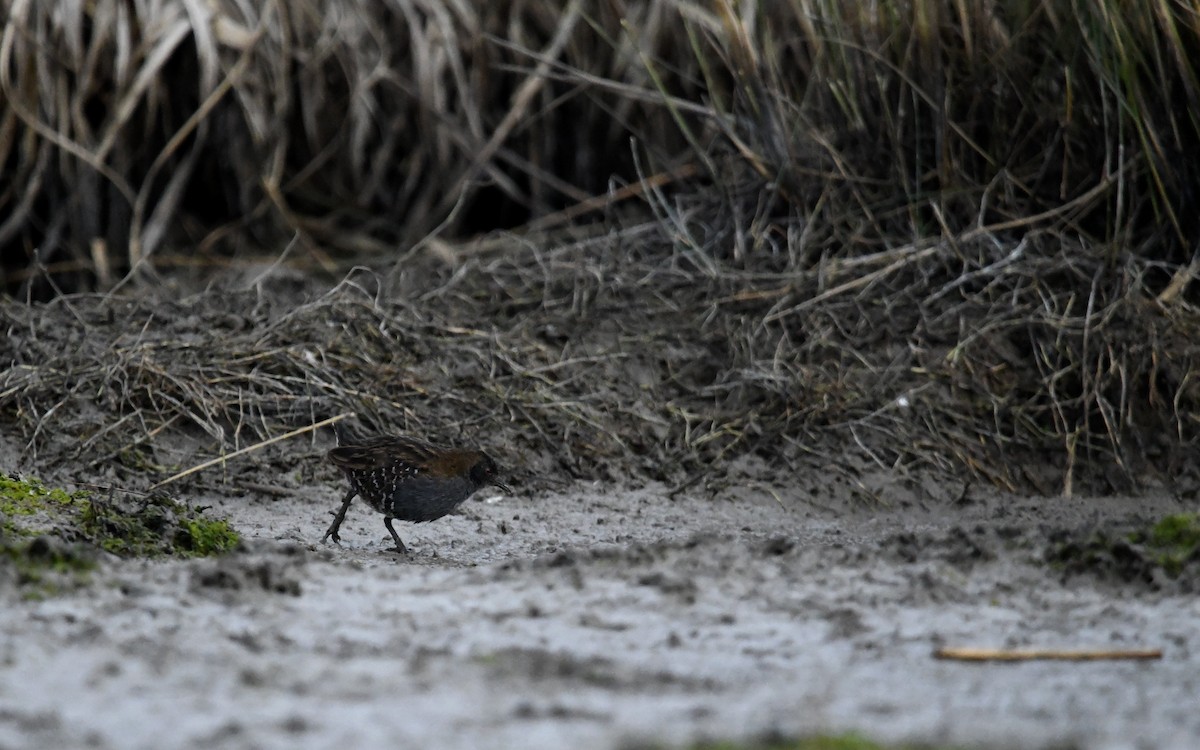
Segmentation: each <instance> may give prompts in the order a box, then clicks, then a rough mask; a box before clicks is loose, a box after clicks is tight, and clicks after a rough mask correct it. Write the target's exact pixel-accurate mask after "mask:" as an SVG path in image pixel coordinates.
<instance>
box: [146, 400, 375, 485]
mask: <svg viewBox="0 0 1200 750" xmlns="http://www.w3.org/2000/svg"><path fill="white" fill-rule="evenodd" d="M353 416H354V412H344V413H342V414H339V415H337V416H336V417H330V418H329V419H324V420H321V421H320V422H317V423H315V424H310V425H307V426H305V427H301V428H299V429H296V430H292V431H291V432H288V433H285V434H283V435H279V436H277V437H273V438H271V439H270V440H264V441H262V442H261V443H255V444H254V445H248V446H246V447H245V448H242V449H241V450H237V451H234V452H233V453H230V454H228V455H225V456H218V457H216V458H214V459H212V460H211V461H205V462H204V463H202V464H198V465H196V466H193V467H192V468H190V469H185V470H184V471H181V472H179V473H178V474H174V475H172V476H169V477H167V478H166V479H164V480H162V481H161V482H159V483H157V484H153V485H151V486H150V489H151V490H156V489H158V488H159V487H162V486H163V485H167V484H170V483H171V482H174V481H176V480H179V479H183V478H184V477H186V476H188V475H189V474H195V473H196V472H198V471H203V470H204V469H207V468H208V467H210V466H215V465H216V464H221V463H225V462H226V461H228V460H229V459H231V458H237V457H238V456H240V455H242V454H244V453H250V452H252V451H256V450H259V449H260V448H265V447H267V446H268V445H271V444H272V443H278V442H279V441H280V440H287V439H288V438H294V437H296V436H297V435H303V434H304V433H306V432H312V431H313V430H316V429H320V428H321V427H327V426H329V425H331V424H333V423H334V422H338V421H341V420H343V419H345V418H346V417H353Z"/></svg>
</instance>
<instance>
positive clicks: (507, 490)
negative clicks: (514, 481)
mask: <svg viewBox="0 0 1200 750" xmlns="http://www.w3.org/2000/svg"><path fill="white" fill-rule="evenodd" d="M492 486H493V487H498V488H500V489H501V490H504V492H505V494H508V495H511V494H512V488H510V487H509V486H508V485H507V484H505V483H504V482H501V481H500V480H498V479H495V480H492Z"/></svg>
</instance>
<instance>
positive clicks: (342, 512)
mask: <svg viewBox="0 0 1200 750" xmlns="http://www.w3.org/2000/svg"><path fill="white" fill-rule="evenodd" d="M357 494H358V493H357V492H355V491H354V489H353V488H351V490H350V491H349V492H347V493H346V497H345V499H344V500H342V507H340V508H338V512H337V515H336V516H334V517H333V523H331V524H329V528H328V529H326V530H325V536H323V537H321V544H324V543H325V540H326V539H329V538H330V537H332V538H333V541H334V542H335V543H339V544H340V543H341V541H342V538H341V537H340V536H338V529H340V528H341V527H342V521H345V520H346V511H347V510H349V509H350V501H351V500H353V499H354V496H355V495H357Z"/></svg>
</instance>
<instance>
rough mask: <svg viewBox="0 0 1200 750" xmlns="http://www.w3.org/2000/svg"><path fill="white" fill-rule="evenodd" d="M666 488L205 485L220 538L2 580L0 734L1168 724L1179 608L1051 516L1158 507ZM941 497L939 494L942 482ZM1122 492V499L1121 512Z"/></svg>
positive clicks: (893, 490) (563, 734)
mask: <svg viewBox="0 0 1200 750" xmlns="http://www.w3.org/2000/svg"><path fill="white" fill-rule="evenodd" d="M874 481H875V485H876V486H875V488H874V489H875V491H876V494H877V496H878V497H880V498H882V499H883V500H884V502H885V505H883V506H880V505H873V506H867V505H865V504H863V503H862V502H861V501H859V500H857V499H855V495H854V493H852V492H850V491H849V489H848V488H842V489H839V488H838V487H837V486H834V487H827V488H825V489H824V490H823V491H822V492H819V493H816V494H813V493H810V492H807V491H805V492H800V491H797V490H786V489H784V488H778V487H777V488H766V487H764V488H762V489H761V491H759V490H755V489H751V490H744V491H740V492H737V493H727V494H726V495H725V496H719V497H709V496H705V495H703V494H702V493H700V492H697V493H693V494H687V493H684V494H680V495H678V496H676V497H673V498H672V497H669V496H668V493H667V492H666V491H665V490H664V489H663V488H659V487H647V488H638V489H629V488H619V487H613V486H577V487H572V488H570V489H569V490H568V491H564V492H562V493H560V494H555V495H539V496H536V497H533V496H523V495H520V494H518V495H517V496H515V497H504V498H499V497H484V498H482V499H481V501H478V502H476V501H472V502H469V503H468V504H467V505H466V506H465V507H464V509H463V512H461V513H459V514H457V515H454V516H451V517H449V518H447V519H444V520H442V521H439V522H437V523H433V524H426V525H421V526H412V525H407V524H404V525H403V526H404V528H403V530H402V532H401V533H402V535H403V537H404V539H405V541H406V542H407V543H409V545H410V547H412V548H413V551H414V553H413V555H412V556H411V557H410V558H408V559H403V558H399V557H397V556H396V555H394V554H390V553H387V552H384V551H383V550H384V549H385V547H386V546H387V544H386V543H385V542H386V541H387V534H386V531H385V530H384V528H383V524H382V523H381V522H380V518H379V517H378V516H375V515H373V514H371V513H370V512H369V511H368V510H367V509H366V508H365V507H364V506H362V505H357V504H356V505H355V506H354V508H353V509H352V510H351V513H350V515H349V516H348V518H347V521H346V524H345V526H344V527H343V530H342V538H343V540H344V546H343V547H341V548H338V547H328V546H322V545H320V544H317V543H316V540H318V539H319V538H320V535H321V533H322V531H323V529H324V527H325V526H326V525H327V523H328V519H329V515H328V514H329V512H330V511H331V510H332V509H333V508H334V506H335V505H336V501H337V492H338V488H337V487H336V486H335V485H332V484H331V485H329V486H314V487H310V488H306V489H300V490H297V492H296V493H295V494H294V495H292V496H289V497H286V498H268V497H265V496H256V495H252V494H251V495H238V494H236V492H235V494H226V495H221V496H216V495H214V496H206V497H202V498H198V501H200V502H204V503H205V504H211V505H213V506H215V511H214V512H219V513H224V514H226V515H227V516H228V517H229V518H230V520H231V521H232V523H233V524H234V525H235V526H236V527H237V528H238V529H240V530H241V531H242V532H243V534H245V535H246V537H248V541H247V542H246V544H245V545H244V549H242V550H241V551H239V552H237V553H234V554H232V555H229V556H226V557H223V558H219V559H215V560H199V561H185V562H157V563H153V562H125V563H119V562H118V563H114V564H108V565H106V566H104V568H103V570H102V572H100V573H99V574H97V576H96V578H97V580H96V583H95V585H93V586H91V587H89V588H86V589H83V590H81V591H78V592H76V593H73V594H69V595H66V596H61V597H57V598H53V599H49V600H45V601H32V602H31V601H23V600H21V599H20V598H19V593H18V592H16V591H6V592H3V596H4V607H3V609H2V611H0V631H2V632H3V634H4V637H3V644H2V646H0V649H2V650H0V662H2V663H3V665H4V668H3V677H2V679H0V747H3V748H14V749H15V748H34V747H54V746H57V747H69V746H89V747H98V748H109V747H111V748H117V747H120V748H161V747H197V748H199V747H205V748H207V747H212V746H214V745H218V746H222V747H246V748H249V747H289V748H295V747H329V746H334V745H335V744H342V743H349V744H350V745H351V746H359V747H371V746H383V745H385V744H388V745H393V746H409V747H412V746H416V747H452V748H478V747H513V748H516V747H522V748H556V749H557V748H562V747H586V748H615V747H628V746H631V745H642V744H665V745H678V744H683V743H688V742H691V741H695V740H698V739H702V738H721V739H724V738H732V739H739V738H748V737H753V736H756V735H759V734H761V733H764V732H778V733H783V734H785V735H804V734H810V733H818V732H840V731H845V730H855V731H858V732H861V733H863V734H864V735H866V736H868V737H870V738H873V739H876V740H880V741H884V742H920V743H934V744H944V743H952V744H960V745H965V746H971V747H1023V748H1028V747H1081V748H1128V747H1155V748H1172V747H1178V748H1184V747H1192V746H1194V738H1195V737H1197V736H1200V714H1197V712H1196V711H1195V696H1196V695H1197V693H1198V691H1200V678H1198V677H1197V676H1196V675H1197V674H1200V668H1198V667H1200V659H1198V658H1197V655H1196V654H1197V649H1198V647H1200V602H1198V601H1197V600H1196V599H1195V597H1193V596H1190V595H1186V594H1183V593H1178V592H1176V591H1174V590H1172V589H1171V588H1170V587H1167V588H1163V587H1162V586H1159V585H1157V584H1155V583H1154V582H1153V581H1149V582H1134V583H1126V582H1121V581H1119V580H1116V579H1115V578H1107V579H1106V578H1097V577H1095V576H1086V575H1075V574H1069V573H1065V572H1063V570H1062V569H1061V568H1059V567H1056V566H1052V565H1048V564H1047V563H1046V562H1045V560H1044V558H1045V555H1046V552H1047V550H1048V549H1050V548H1051V546H1052V545H1053V544H1055V543H1056V540H1057V539H1060V538H1061V537H1062V536H1063V534H1074V533H1080V532H1081V530H1084V531H1085V530H1086V529H1087V528H1091V527H1106V528H1116V527H1119V526H1121V525H1122V524H1130V523H1136V522H1137V521H1138V519H1139V518H1143V517H1144V518H1153V517H1155V516H1156V514H1162V513H1167V512H1177V511H1178V510H1180V509H1181V505H1180V503H1179V502H1178V501H1176V500H1174V499H1172V498H1171V497H1169V496H1167V495H1166V494H1165V493H1164V494H1163V495H1161V496H1148V497H1145V498H1139V499H1138V500H1137V501H1136V502H1133V501H1131V500H1130V499H1129V498H1124V499H1120V498H1117V499H1108V500H1086V499H1074V500H1065V499H1062V498H1029V499H1022V498H1014V497H1010V496H1005V495H999V494H994V493H990V492H983V491H979V490H968V491H967V492H966V493H965V494H963V493H961V492H960V489H961V488H949V489H947V488H942V487H937V486H933V485H930V484H928V483H926V484H924V485H922V483H920V482H916V483H914V482H912V481H910V480H903V481H902V480H901V479H900V478H890V477H883V478H876V479H875V480H874ZM956 501H957V502H956ZM1134 507H1136V508H1137V509H1138V510H1137V512H1136V513H1134V512H1131V511H1130V510H1129V509H1130V508H1134ZM942 645H983V646H1036V647H1073V648H1077V647H1112V648H1133V647H1158V648H1162V649H1163V650H1164V653H1165V658H1164V659H1162V660H1161V661H1154V662H1141V663H1133V662H1097V663H1082V664H1081V663H1060V662H1034V663H1024V664H964V663H956V662H946V661H938V660H936V659H934V658H932V652H933V651H934V649H935V648H937V647H939V646H942Z"/></svg>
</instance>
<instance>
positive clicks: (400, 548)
mask: <svg viewBox="0 0 1200 750" xmlns="http://www.w3.org/2000/svg"><path fill="white" fill-rule="evenodd" d="M383 525H384V526H387V530H388V533H389V534H391V535H392V539H395V540H396V549H395V551H396V552H399V553H400V554H402V555H407V554H408V547H405V546H404V542H402V541H400V535H399V534H397V533H396V530H395V529H393V528H392V517H391V516H384V517H383Z"/></svg>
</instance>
